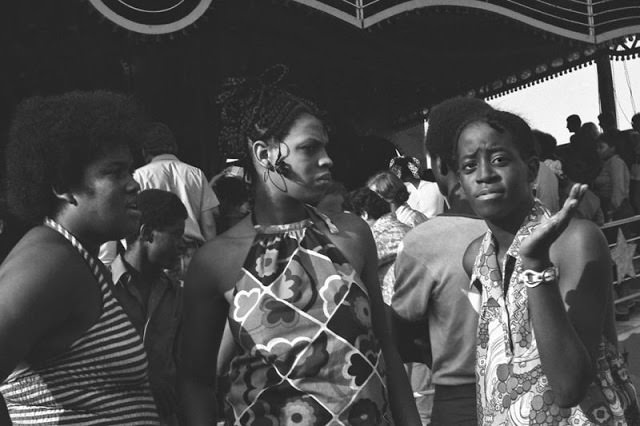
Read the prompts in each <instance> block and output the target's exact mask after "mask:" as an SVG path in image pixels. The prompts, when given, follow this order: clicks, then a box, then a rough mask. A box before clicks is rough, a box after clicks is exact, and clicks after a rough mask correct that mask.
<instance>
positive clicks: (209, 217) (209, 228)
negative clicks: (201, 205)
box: [198, 209, 216, 241]
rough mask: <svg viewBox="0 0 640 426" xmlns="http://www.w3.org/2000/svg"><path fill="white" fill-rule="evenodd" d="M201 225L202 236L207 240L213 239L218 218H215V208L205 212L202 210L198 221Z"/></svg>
mask: <svg viewBox="0 0 640 426" xmlns="http://www.w3.org/2000/svg"><path fill="white" fill-rule="evenodd" d="M198 224H199V225H200V232H202V236H203V237H204V240H205V241H211V240H212V239H214V238H215V236H216V220H215V210H214V209H209V210H205V211H203V212H200V220H199V221H198Z"/></svg>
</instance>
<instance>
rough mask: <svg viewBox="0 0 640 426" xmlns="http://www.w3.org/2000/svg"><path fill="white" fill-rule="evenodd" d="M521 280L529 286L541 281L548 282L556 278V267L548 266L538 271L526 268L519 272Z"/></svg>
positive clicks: (541, 282) (538, 283) (536, 285)
mask: <svg viewBox="0 0 640 426" xmlns="http://www.w3.org/2000/svg"><path fill="white" fill-rule="evenodd" d="M520 275H521V277H522V282H523V283H524V285H526V286H527V287H529V288H534V287H538V286H539V285H540V284H543V283H545V284H546V283H550V282H553V281H556V280H557V279H558V268H556V267H555V266H550V267H548V268H546V269H544V270H542V271H540V272H538V271H533V270H531V269H527V270H525V271H522V273H521V274H520Z"/></svg>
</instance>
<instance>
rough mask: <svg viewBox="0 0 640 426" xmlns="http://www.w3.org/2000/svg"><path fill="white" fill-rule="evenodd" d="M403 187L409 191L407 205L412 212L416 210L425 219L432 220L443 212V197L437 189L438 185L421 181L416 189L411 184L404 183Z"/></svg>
mask: <svg viewBox="0 0 640 426" xmlns="http://www.w3.org/2000/svg"><path fill="white" fill-rule="evenodd" d="M404 186H406V187H407V191H409V199H408V200H407V204H409V207H411V208H412V209H414V210H418V211H419V212H421V213H422V214H424V215H425V216H426V217H427V218H432V217H434V216H436V215H439V214H440V213H442V212H443V211H444V196H443V195H442V194H441V193H440V189H438V184H437V183H435V182H428V181H426V180H421V181H420V183H419V184H418V187H417V188H416V187H415V186H413V184H412V183H411V182H405V183H404Z"/></svg>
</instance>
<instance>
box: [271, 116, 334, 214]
mask: <svg viewBox="0 0 640 426" xmlns="http://www.w3.org/2000/svg"><path fill="white" fill-rule="evenodd" d="M328 143H329V137H328V135H327V131H326V129H325V127H324V125H323V124H322V122H321V121H320V119H318V118H317V117H315V116H313V115H311V114H302V115H301V116H300V117H298V119H297V120H296V121H295V122H294V123H293V125H292V126H291V129H290V130H289V133H288V134H287V136H286V137H285V138H284V140H283V141H282V144H284V145H286V148H284V149H283V151H285V152H288V155H286V156H285V157H284V161H285V162H286V163H287V164H288V165H289V166H290V171H289V172H288V173H287V174H286V175H285V179H286V184H287V192H288V193H289V194H290V195H291V196H293V197H295V198H297V199H300V200H301V201H304V202H307V203H309V202H317V201H318V200H319V199H320V198H321V197H322V196H323V195H324V193H325V192H326V190H327V188H328V187H329V185H331V182H332V177H331V172H330V168H331V167H332V166H333V161H332V160H331V158H329V155H328V154H327V144H328Z"/></svg>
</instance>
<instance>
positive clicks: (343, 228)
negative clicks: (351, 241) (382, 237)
mask: <svg viewBox="0 0 640 426" xmlns="http://www.w3.org/2000/svg"><path fill="white" fill-rule="evenodd" d="M331 220H332V221H333V223H334V224H335V225H336V227H337V228H338V229H339V230H340V233H345V234H348V235H350V236H355V237H360V238H365V239H368V238H369V237H370V236H371V228H369V225H367V222H365V221H364V220H363V219H362V218H361V217H360V216H358V215H356V214H353V213H346V212H345V213H338V214H336V215H333V216H331Z"/></svg>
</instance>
